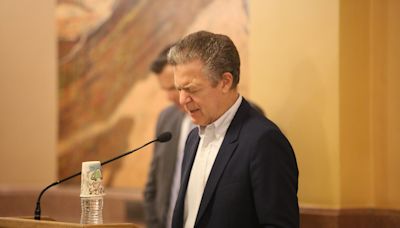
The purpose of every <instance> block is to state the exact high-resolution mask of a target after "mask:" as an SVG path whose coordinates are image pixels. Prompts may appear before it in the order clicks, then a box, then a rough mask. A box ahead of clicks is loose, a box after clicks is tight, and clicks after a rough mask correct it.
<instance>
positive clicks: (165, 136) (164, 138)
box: [157, 131, 172, 143]
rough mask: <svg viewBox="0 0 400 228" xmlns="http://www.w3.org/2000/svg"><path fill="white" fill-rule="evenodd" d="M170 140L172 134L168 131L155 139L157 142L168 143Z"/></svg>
mask: <svg viewBox="0 0 400 228" xmlns="http://www.w3.org/2000/svg"><path fill="white" fill-rule="evenodd" d="M171 138H172V134H171V132H169V131H166V132H163V133H161V134H159V135H158V137H157V141H159V142H162V143H163V142H168V141H169V140H171Z"/></svg>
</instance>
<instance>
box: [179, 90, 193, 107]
mask: <svg viewBox="0 0 400 228" xmlns="http://www.w3.org/2000/svg"><path fill="white" fill-rule="evenodd" d="M191 100H192V98H191V97H190V95H189V94H188V93H187V92H185V91H184V90H181V91H179V103H180V104H181V105H185V104H187V103H189V102H190V101H191Z"/></svg>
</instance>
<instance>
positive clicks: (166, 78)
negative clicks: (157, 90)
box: [157, 64, 181, 108]
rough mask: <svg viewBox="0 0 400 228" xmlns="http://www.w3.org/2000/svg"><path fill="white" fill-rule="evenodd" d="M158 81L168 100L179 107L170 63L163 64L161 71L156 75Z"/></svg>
mask: <svg viewBox="0 0 400 228" xmlns="http://www.w3.org/2000/svg"><path fill="white" fill-rule="evenodd" d="M157 78H158V82H159V83H160V86H161V89H163V90H164V91H165V92H166V94H167V98H168V100H169V101H171V102H172V103H174V104H175V105H176V106H178V107H179V108H181V106H180V104H179V93H178V90H176V89H175V84H174V70H173V67H172V66H171V65H168V64H167V65H165V67H164V69H163V71H161V73H160V74H159V75H158V77H157Z"/></svg>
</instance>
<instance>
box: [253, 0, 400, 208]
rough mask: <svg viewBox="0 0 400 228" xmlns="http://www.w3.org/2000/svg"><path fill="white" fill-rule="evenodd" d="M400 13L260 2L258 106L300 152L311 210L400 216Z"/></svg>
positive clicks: (256, 7) (392, 8) (307, 0)
mask: <svg viewBox="0 0 400 228" xmlns="http://www.w3.org/2000/svg"><path fill="white" fill-rule="evenodd" d="M399 5H400V4H399V2H398V1H396V0H387V1H378V0H371V1H355V0H354V1H348V0H337V1H318V0H302V1H295V2H293V1H285V0H284V1H262V0H255V1H251V7H250V9H251V10H250V12H251V15H252V17H251V31H250V32H251V36H250V37H251V40H250V70H251V72H250V74H251V82H250V88H249V90H250V94H251V98H252V99H253V100H255V101H257V102H258V103H259V104H260V105H261V106H262V107H263V108H264V109H265V110H266V112H267V114H268V116H269V117H271V118H272V119H273V120H274V121H276V122H277V123H278V124H279V125H280V126H281V128H282V130H283V131H284V132H285V133H286V134H287V136H288V137H289V139H290V140H291V142H292V144H293V146H294V148H295V151H296V155H297V159H298V163H299V168H300V179H299V181H300V186H299V199H300V202H301V205H303V206H319V207H331V208H335V207H384V208H400V181H399V180H400V166H399V165H398V164H400V153H399V151H400V150H399V149H400V148H399V147H400V143H399V141H398V139H399V138H400V123H399V122H400V104H399V101H400V99H399V98H400V92H399V91H400V77H399V75H400V68H399V64H398V63H399V62H400V59H399V54H400V48H399V46H400V45H399V42H398V40H400V34H399V33H400V29H399V25H400V23H399V21H400V14H398V13H396V12H400V7H399Z"/></svg>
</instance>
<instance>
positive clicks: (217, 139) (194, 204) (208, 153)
mask: <svg viewBox="0 0 400 228" xmlns="http://www.w3.org/2000/svg"><path fill="white" fill-rule="evenodd" d="M241 102H242V96H239V97H238V99H237V100H236V102H235V103H234V104H233V105H232V106H231V107H230V108H229V109H228V110H227V111H226V112H225V113H224V114H223V115H222V116H221V117H220V118H218V119H217V120H216V121H214V122H213V123H212V124H209V125H207V126H206V127H199V135H200V143H199V147H198V148H197V153H196V157H195V159H194V163H193V167H192V171H191V173H190V177H189V183H188V186H187V191H186V196H185V209H184V227H185V228H193V227H194V223H195V221H196V217H197V212H198V210H199V207H200V202H201V198H202V196H203V192H204V188H205V186H206V183H207V179H208V176H209V175H210V172H211V169H212V166H213V164H214V161H215V158H216V157H217V154H218V151H219V148H220V147H221V144H222V141H223V140H224V138H225V134H226V131H227V130H228V127H229V125H230V124H231V122H232V119H233V117H234V116H235V114H236V112H237V110H238V109H239V106H240V104H241Z"/></svg>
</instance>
